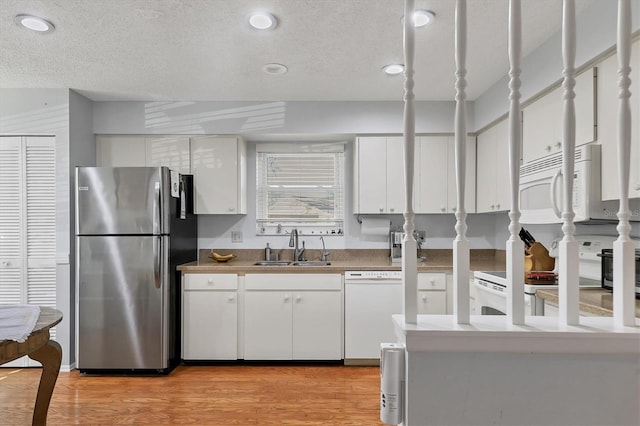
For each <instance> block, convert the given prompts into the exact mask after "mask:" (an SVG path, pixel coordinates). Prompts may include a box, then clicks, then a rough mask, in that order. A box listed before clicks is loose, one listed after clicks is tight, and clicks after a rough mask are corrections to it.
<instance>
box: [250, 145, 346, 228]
mask: <svg viewBox="0 0 640 426" xmlns="http://www.w3.org/2000/svg"><path fill="white" fill-rule="evenodd" d="M256 151H257V152H256V198H257V199H256V206H257V212H256V219H257V224H256V225H257V233H258V234H281V233H284V232H285V231H288V230H290V229H291V228H298V229H299V230H300V231H301V232H304V233H315V234H342V229H343V223H344V145H343V144H312V145H309V144H305V145H302V146H300V145H295V146H294V145H293V144H289V145H286V144H275V145H258V147H257V148H256Z"/></svg>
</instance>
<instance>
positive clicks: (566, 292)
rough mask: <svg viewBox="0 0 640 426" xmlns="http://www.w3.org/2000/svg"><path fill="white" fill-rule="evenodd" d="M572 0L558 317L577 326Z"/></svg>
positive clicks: (571, 3) (567, 0)
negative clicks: (574, 235)
mask: <svg viewBox="0 0 640 426" xmlns="http://www.w3.org/2000/svg"><path fill="white" fill-rule="evenodd" d="M575 15H576V14H575V0H564V1H563V4H562V59H563V62H564V69H563V71H562V74H563V76H564V79H563V82H562V87H563V88H564V96H563V98H564V109H563V132H562V138H563V140H562V175H563V181H562V189H563V191H562V223H563V225H562V232H564V237H563V238H562V241H560V244H559V245H558V254H559V257H560V265H559V268H558V274H559V284H560V289H559V294H558V296H559V297H558V298H559V318H558V320H559V321H560V323H562V324H578V322H579V316H578V306H579V305H578V304H579V297H580V295H579V288H578V242H577V241H576V240H575V238H574V237H573V234H574V233H575V230H576V227H575V225H574V224H573V218H574V217H575V213H574V211H573V172H574V165H575V148H576V113H575V104H574V98H575V91H574V87H575V84H576V82H575V54H576V16H575Z"/></svg>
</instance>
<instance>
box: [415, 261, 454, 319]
mask: <svg viewBox="0 0 640 426" xmlns="http://www.w3.org/2000/svg"><path fill="white" fill-rule="evenodd" d="M446 313H447V278H446V274H445V273H444V272H420V273H418V314H420V315H422V314H438V315H439V314H442V315H444V314H446Z"/></svg>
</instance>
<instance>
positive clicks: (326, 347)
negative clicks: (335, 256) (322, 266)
mask: <svg viewBox="0 0 640 426" xmlns="http://www.w3.org/2000/svg"><path fill="white" fill-rule="evenodd" d="M342 300H343V299H342V276H341V275H339V274H247V275H246V276H245V295H244V359H246V360H291V359H295V360H339V359H342V317H343V313H342V306H343V303H342Z"/></svg>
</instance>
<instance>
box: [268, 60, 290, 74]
mask: <svg viewBox="0 0 640 426" xmlns="http://www.w3.org/2000/svg"><path fill="white" fill-rule="evenodd" d="M262 71H263V72H264V73H265V74H271V75H277V74H284V73H286V72H287V71H289V68H287V67H286V66H285V65H282V64H276V63H275V62H274V63H271V64H264V65H263V66H262Z"/></svg>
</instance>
